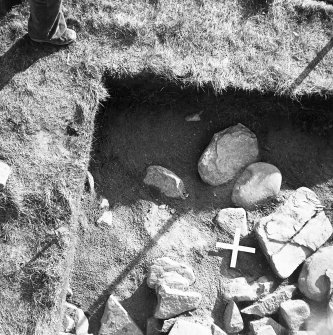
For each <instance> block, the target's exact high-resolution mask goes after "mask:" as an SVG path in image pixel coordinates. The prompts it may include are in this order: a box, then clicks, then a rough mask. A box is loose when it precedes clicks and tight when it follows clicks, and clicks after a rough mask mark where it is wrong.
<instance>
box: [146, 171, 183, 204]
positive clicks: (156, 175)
mask: <svg viewBox="0 0 333 335" xmlns="http://www.w3.org/2000/svg"><path fill="white" fill-rule="evenodd" d="M144 183H145V184H146V185H149V186H153V187H155V188H157V189H159V190H160V192H162V193H163V194H165V195H166V196H167V197H170V198H181V199H186V198H187V196H188V194H187V193H186V190H185V186H184V183H183V181H182V180H181V179H180V178H179V177H178V176H177V175H176V174H174V173H173V172H172V171H170V170H168V169H166V168H164V167H162V166H158V165H152V166H149V167H148V169H147V174H146V177H145V179H144Z"/></svg>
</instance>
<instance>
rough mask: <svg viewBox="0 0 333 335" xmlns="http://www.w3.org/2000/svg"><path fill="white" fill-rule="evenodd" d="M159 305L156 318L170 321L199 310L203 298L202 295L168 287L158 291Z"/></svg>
mask: <svg viewBox="0 0 333 335" xmlns="http://www.w3.org/2000/svg"><path fill="white" fill-rule="evenodd" d="M157 296H158V304H157V307H156V311H155V314H154V316H155V318H157V319H170V318H172V317H174V316H176V315H179V314H181V313H184V312H187V311H190V310H193V309H196V308H198V306H199V305H200V302H201V299H202V296H201V294H200V293H197V292H191V291H182V290H177V289H173V288H169V287H167V286H166V285H162V286H160V288H159V289H158V294H157Z"/></svg>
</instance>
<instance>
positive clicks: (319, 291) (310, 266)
mask: <svg viewBox="0 0 333 335" xmlns="http://www.w3.org/2000/svg"><path fill="white" fill-rule="evenodd" d="M332 260H333V246H330V247H324V248H321V249H319V250H318V251H317V252H316V253H315V254H313V255H312V256H311V257H309V258H308V259H307V260H306V262H305V263H304V264H303V267H302V271H301V273H300V275H299V278H298V286H299V289H300V291H301V292H302V293H303V294H304V295H305V296H306V297H307V298H309V299H311V300H315V301H327V300H328V299H329V294H330V281H329V280H327V276H326V272H327V270H333V262H332Z"/></svg>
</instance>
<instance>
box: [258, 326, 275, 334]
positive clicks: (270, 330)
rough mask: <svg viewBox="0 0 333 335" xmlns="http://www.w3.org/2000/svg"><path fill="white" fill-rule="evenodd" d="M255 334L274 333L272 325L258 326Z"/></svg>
mask: <svg viewBox="0 0 333 335" xmlns="http://www.w3.org/2000/svg"><path fill="white" fill-rule="evenodd" d="M256 335H276V332H275V331H274V329H273V327H272V326H264V327H262V328H260V329H259V330H258V332H257V334H256Z"/></svg>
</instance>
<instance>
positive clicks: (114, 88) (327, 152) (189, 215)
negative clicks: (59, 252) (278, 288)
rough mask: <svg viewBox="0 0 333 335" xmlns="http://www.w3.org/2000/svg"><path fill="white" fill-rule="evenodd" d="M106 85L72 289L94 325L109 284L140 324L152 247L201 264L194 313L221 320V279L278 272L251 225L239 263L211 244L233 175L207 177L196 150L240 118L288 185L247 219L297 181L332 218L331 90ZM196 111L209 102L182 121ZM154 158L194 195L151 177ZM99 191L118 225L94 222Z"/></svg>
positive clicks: (139, 82)
mask: <svg viewBox="0 0 333 335" xmlns="http://www.w3.org/2000/svg"><path fill="white" fill-rule="evenodd" d="M107 85H108V87H109V88H110V90H109V92H110V99H109V102H108V104H107V105H106V106H105V108H104V109H103V110H102V111H101V112H100V113H99V115H98V117H97V120H96V124H97V126H96V141H95V145H94V148H93V153H92V161H91V168H90V171H91V172H92V174H93V176H94V178H95V182H96V184H97V186H96V191H97V197H96V198H94V197H92V196H90V195H88V194H87V195H86V196H85V198H84V199H83V203H84V206H85V210H86V214H87V219H88V220H87V222H85V223H84V224H83V225H82V229H81V233H80V236H79V239H78V246H77V254H76V262H75V268H74V270H73V278H72V288H73V291H74V300H75V301H76V302H78V303H80V304H81V306H82V308H83V309H84V310H86V311H88V312H89V313H90V315H91V318H90V326H91V327H90V332H92V333H94V334H97V332H98V329H99V320H100V318H101V315H102V313H103V310H104V303H105V301H106V300H107V298H108V296H109V295H110V294H111V293H114V294H116V295H118V296H119V297H120V298H121V301H122V304H123V306H124V307H125V309H127V310H128V312H129V314H130V315H131V316H132V317H133V318H134V320H135V321H136V322H137V323H138V325H139V327H140V328H141V329H142V330H145V321H146V319H147V318H148V317H150V316H151V315H153V313H154V308H155V305H156V296H155V293H154V292H153V291H152V290H150V289H149V288H148V287H147V285H146V283H145V275H146V273H147V268H148V266H149V264H150V263H151V261H152V260H153V259H154V258H156V257H161V256H165V255H168V256H170V257H172V258H174V259H176V260H179V261H183V262H186V263H188V264H190V265H191V266H192V267H193V269H194V272H195V274H196V277H197V280H196V283H195V284H194V285H193V289H194V290H196V291H199V292H200V293H202V295H203V301H202V303H201V306H200V308H199V309H198V310H197V311H195V312H193V314H195V315H197V316H198V317H203V318H204V317H206V316H212V317H213V318H214V320H215V322H216V323H217V324H218V325H220V326H223V325H222V324H221V321H222V313H223V310H224V302H223V301H222V299H221V296H220V287H221V285H223V281H224V280H225V279H226V278H232V277H238V276H241V275H244V276H247V277H253V278H257V277H259V276H262V275H267V276H273V273H272V272H271V270H270V267H269V265H268V263H267V262H266V260H265V258H264V256H263V254H262V253H261V251H260V249H259V247H258V244H257V242H256V239H255V237H254V236H253V234H250V236H249V237H247V238H245V239H243V240H242V241H241V244H242V245H247V246H252V247H256V248H257V252H256V254H255V255H252V254H246V253H240V254H239V257H238V262H237V268H236V269H230V268H229V264H230V251H223V250H220V251H218V250H216V249H215V247H214V246H215V243H216V242H217V241H225V242H231V241H232V238H233V236H229V235H227V234H226V233H225V232H223V230H221V229H219V228H218V227H217V226H216V225H215V224H214V220H213V219H214V217H215V215H216V213H217V212H218V210H220V209H222V208H225V207H230V206H232V203H231V201H230V194H231V190H232V186H233V183H229V184H226V185H223V186H220V187H212V186H209V185H207V184H205V183H203V182H202V181H201V179H200V177H199V175H198V172H197V163H198V160H199V158H200V155H201V154H202V152H203V150H204V149H205V147H206V146H207V145H208V143H209V142H210V140H211V138H212V135H213V134H214V133H216V132H218V131H220V130H223V129H225V128H226V127H229V126H231V125H235V124H237V123H239V122H240V123H242V124H244V125H245V126H247V127H248V128H250V129H251V130H252V131H253V132H254V133H255V134H256V135H257V137H258V141H259V143H260V148H261V156H262V161H265V162H269V163H272V164H274V165H276V166H277V167H278V168H279V169H280V170H281V172H282V175H283V186H282V191H281V196H280V197H279V199H277V201H275V202H274V203H269V204H266V205H264V206H262V207H261V208H259V209H258V210H256V211H253V212H249V213H248V223H249V227H250V228H251V229H252V226H253V223H254V222H255V220H257V219H258V218H259V217H261V216H263V215H266V214H268V213H269V212H271V211H272V210H273V208H274V207H275V206H276V205H277V204H278V203H279V202H281V201H283V199H284V198H285V197H286V196H288V194H289V193H290V192H291V190H294V189H296V188H298V187H301V186H306V187H309V188H311V189H313V190H314V191H315V192H316V193H317V194H318V196H319V197H320V199H321V200H322V202H323V204H324V205H325V206H326V214H327V215H328V216H329V217H330V219H331V221H332V214H333V213H332V209H333V208H332V202H331V199H332V198H333V134H332V127H333V113H332V111H331V110H330V106H332V100H331V101H328V100H326V101H325V100H322V99H321V100H320V99H316V98H311V99H308V100H304V101H302V102H296V101H291V100H287V99H284V98H277V97H274V96H267V95H266V96H262V95H259V94H254V93H252V94H250V93H245V92H234V91H233V92H226V93H225V94H223V95H218V96H216V95H214V94H213V91H212V89H210V88H206V89H204V90H200V91H198V90H197V89H195V88H193V87H190V88H180V87H179V86H177V85H176V84H172V83H169V82H167V81H164V80H161V79H159V80H157V79H156V78H148V79H147V78H146V79H144V78H141V77H138V78H132V79H127V80H120V79H119V80H117V79H109V80H108V82H107ZM198 112H202V114H201V121H199V122H186V121H185V117H186V116H187V115H189V114H192V113H198ZM152 164H154V165H161V166H164V167H166V168H168V169H170V170H172V171H173V172H175V173H176V174H177V175H178V176H180V177H181V178H182V179H183V181H184V183H185V185H186V188H187V192H188V193H189V197H188V198H187V199H186V200H170V199H168V198H166V197H164V196H163V195H161V194H160V193H159V192H157V191H156V190H153V189H151V188H149V187H147V186H145V185H144V184H143V178H144V176H145V171H146V168H147V167H148V166H149V165H152ZM101 197H105V198H107V199H108V200H109V202H110V208H111V210H112V211H113V214H114V219H113V224H112V227H110V226H107V225H98V224H97V223H96V221H97V219H98V217H99V216H100V215H101V213H102V210H100V209H99V208H98V205H99V203H100V198H101ZM83 221H84V220H83ZM294 277H295V278H290V279H289V281H294V280H295V279H296V278H297V277H296V276H294ZM275 279H276V278H275ZM276 283H277V284H278V283H279V280H278V279H276Z"/></svg>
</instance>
